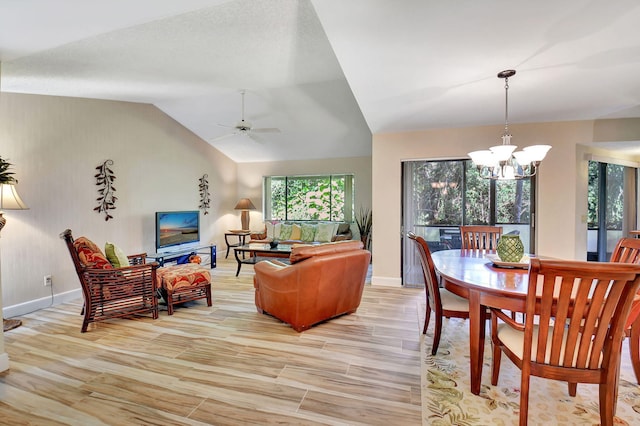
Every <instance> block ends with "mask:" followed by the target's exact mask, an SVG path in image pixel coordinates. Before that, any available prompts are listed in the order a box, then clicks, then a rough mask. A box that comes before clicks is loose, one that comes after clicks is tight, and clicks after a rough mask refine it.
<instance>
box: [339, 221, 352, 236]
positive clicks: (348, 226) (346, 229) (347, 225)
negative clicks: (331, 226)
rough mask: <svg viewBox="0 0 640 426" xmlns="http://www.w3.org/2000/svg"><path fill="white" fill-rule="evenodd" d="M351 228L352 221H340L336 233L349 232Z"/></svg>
mask: <svg viewBox="0 0 640 426" xmlns="http://www.w3.org/2000/svg"><path fill="white" fill-rule="evenodd" d="M349 229H351V224H350V223H346V222H345V223H340V224H338V231H337V232H336V234H346V233H347V232H349Z"/></svg>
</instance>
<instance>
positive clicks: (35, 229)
mask: <svg viewBox="0 0 640 426" xmlns="http://www.w3.org/2000/svg"><path fill="white" fill-rule="evenodd" d="M0 123H2V125H1V126H0V154H1V155H2V157H3V158H6V159H8V160H9V161H10V162H11V163H13V164H14V167H13V168H14V171H15V173H16V177H17V178H18V180H19V184H18V190H19V193H20V195H21V197H22V198H23V200H24V201H25V202H26V203H27V204H28V205H29V207H30V209H29V210H25V211H6V212H5V217H6V218H7V226H6V227H5V228H4V230H3V231H2V239H1V243H2V256H1V262H2V263H1V265H2V297H3V301H4V308H5V314H9V315H16V314H20V313H24V312H26V311H27V310H32V309H31V308H37V307H43V306H48V304H49V303H50V300H51V288H46V287H44V285H43V277H44V276H45V275H49V274H50V275H52V278H53V292H54V294H55V295H56V298H58V299H59V298H61V297H63V296H64V295H65V294H66V293H68V292H73V291H75V292H76V294H78V293H77V291H78V289H79V282H78V278H77V276H76V275H75V271H74V270H73V266H72V263H71V259H70V257H69V253H68V252H67V249H66V247H65V245H64V242H63V241H62V240H61V239H60V238H59V234H60V233H61V232H62V231H64V230H65V229H66V228H70V229H71V230H72V231H73V234H74V236H75V237H78V236H81V235H85V236H87V237H88V238H90V239H92V240H93V241H94V242H96V243H97V244H98V245H100V246H104V243H105V241H107V240H109V241H112V242H114V243H116V244H117V245H119V246H120V247H121V248H122V249H123V250H124V251H125V252H126V253H136V252H140V251H146V252H153V251H155V235H154V227H155V218H154V212H156V211H162V210H197V209H198V205H199V199H200V197H199V193H198V183H199V182H198V179H199V178H200V177H201V176H202V175H203V174H205V173H206V174H208V175H209V187H210V193H211V200H212V202H211V209H210V213H209V214H208V215H206V216H205V215H203V214H201V215H200V219H201V241H202V242H216V243H217V244H218V247H220V245H221V244H222V245H223V244H224V238H223V235H222V234H223V232H224V231H225V230H226V229H228V228H229V227H230V225H231V224H232V223H233V220H234V219H235V217H234V216H235V212H234V211H233V206H234V205H235V202H236V201H237V200H236V198H237V194H236V186H235V183H236V164H235V163H234V162H233V161H231V160H230V159H229V158H228V157H226V156H224V155H222V154H221V153H220V152H219V151H217V150H216V149H214V148H213V147H211V146H210V145H209V144H207V143H206V142H204V141H202V140H201V139H199V138H198V137H196V136H195V135H194V134H193V133H191V132H190V131H188V130H187V129H185V128H184V127H183V126H181V125H180V124H178V123H177V122H175V121H174V120H173V119H171V118H169V117H168V116H167V115H165V114H164V113H163V112H161V111H160V110H158V109H157V108H155V107H154V106H151V105H146V104H135V103H127V102H113V101H101V100H90V99H77V98H62V97H53V96H37V95H21V94H13V93H2V95H1V96H0ZM106 159H111V160H113V161H114V164H113V170H114V172H115V175H116V180H115V182H114V186H115V187H116V188H117V191H116V193H115V195H116V196H117V197H118V200H117V202H116V209H115V210H114V211H113V213H112V215H113V216H114V219H112V220H109V221H108V222H107V221H105V220H104V215H102V214H98V213H96V212H94V211H93V208H94V207H96V205H97V202H96V198H97V197H98V193H97V186H96V184H95V178H94V175H95V173H96V170H95V168H96V167H97V166H98V165H99V164H101V163H102V162H103V161H104V160H106ZM27 305H28V306H27ZM8 308H10V309H8ZM7 311H9V312H7Z"/></svg>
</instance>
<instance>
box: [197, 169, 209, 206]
mask: <svg viewBox="0 0 640 426" xmlns="http://www.w3.org/2000/svg"><path fill="white" fill-rule="evenodd" d="M208 179H209V175H208V174H204V175H202V177H201V178H200V179H198V180H199V181H200V184H199V185H198V188H199V189H200V209H201V210H202V211H203V212H204V214H209V203H210V202H211V194H209V180H208Z"/></svg>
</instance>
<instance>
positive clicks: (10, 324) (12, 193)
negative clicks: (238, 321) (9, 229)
mask: <svg viewBox="0 0 640 426" xmlns="http://www.w3.org/2000/svg"><path fill="white" fill-rule="evenodd" d="M28 208H29V207H27V205H26V204H25V202H24V201H22V199H21V198H20V196H19V195H18V191H17V190H16V187H15V185H13V184H10V183H3V184H0V231H2V228H4V225H5V224H6V223H7V219H5V218H4V217H3V216H2V213H3V210H27V209H28ZM20 325H22V321H20V320H14V319H8V320H6V319H4V318H3V319H2V329H3V331H8V330H11V329H13V328H16V327H20Z"/></svg>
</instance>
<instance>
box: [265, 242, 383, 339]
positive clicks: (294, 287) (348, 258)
mask: <svg viewBox="0 0 640 426" xmlns="http://www.w3.org/2000/svg"><path fill="white" fill-rule="evenodd" d="M289 260H290V262H291V264H290V265H286V264H284V263H281V262H278V261H263V262H258V263H257V264H256V265H255V276H254V278H253V283H254V287H255V291H256V293H255V300H256V308H257V309H258V312H260V313H268V314H270V315H271V316H274V317H276V318H278V319H280V320H281V321H284V322H286V323H287V324H290V325H291V327H292V328H293V329H294V330H296V331H298V332H301V331H303V330H306V329H308V328H309V327H311V326H312V325H314V324H317V323H319V322H322V321H325V320H328V319H331V318H334V317H336V316H339V315H343V314H348V313H352V312H355V311H356V309H358V306H360V299H361V298H362V291H363V289H364V281H365V278H366V276H367V269H368V267H369V261H370V260H371V253H370V252H369V251H367V250H364V249H363V245H362V242H361V241H356V240H351V241H340V242H335V243H326V244H321V245H315V246H298V247H294V248H293V249H292V251H291V256H290V257H289Z"/></svg>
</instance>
